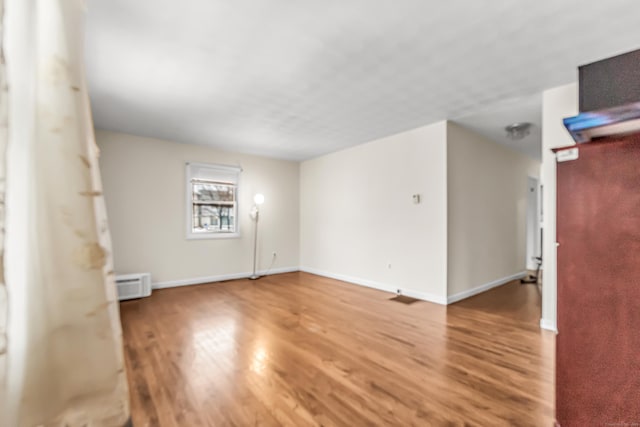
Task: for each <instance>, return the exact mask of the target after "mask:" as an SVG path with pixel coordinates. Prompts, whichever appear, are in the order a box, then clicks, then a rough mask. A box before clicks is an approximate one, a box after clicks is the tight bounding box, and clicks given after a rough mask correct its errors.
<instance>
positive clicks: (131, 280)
mask: <svg viewBox="0 0 640 427" xmlns="http://www.w3.org/2000/svg"><path fill="white" fill-rule="evenodd" d="M116 286H117V289H118V299H119V300H120V301H124V300H129V299H134V298H143V297H148V296H149V295H151V273H138V274H123V275H120V276H116Z"/></svg>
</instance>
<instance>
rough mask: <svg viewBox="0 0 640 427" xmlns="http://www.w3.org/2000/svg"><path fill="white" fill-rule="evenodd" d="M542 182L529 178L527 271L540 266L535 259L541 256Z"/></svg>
mask: <svg viewBox="0 0 640 427" xmlns="http://www.w3.org/2000/svg"><path fill="white" fill-rule="evenodd" d="M540 219H541V218H540V180H539V179H538V178H536V177H532V176H529V177H527V218H526V224H527V225H526V226H527V232H526V244H527V246H526V251H525V253H526V261H525V265H526V268H527V270H529V271H531V270H535V269H536V268H537V267H538V264H537V262H536V260H535V257H538V256H541V254H540V246H541V230H542V229H541V227H540Z"/></svg>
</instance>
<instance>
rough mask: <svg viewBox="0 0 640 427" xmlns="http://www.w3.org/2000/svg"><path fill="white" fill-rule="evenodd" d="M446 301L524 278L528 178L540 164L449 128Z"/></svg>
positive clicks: (456, 127) (458, 128)
mask: <svg viewBox="0 0 640 427" xmlns="http://www.w3.org/2000/svg"><path fill="white" fill-rule="evenodd" d="M447 150H448V151H447V183H448V186H447V190H448V219H447V225H448V240H449V242H448V296H449V301H456V300H458V299H461V298H463V297H467V296H470V295H472V294H473V293H476V292H477V291H481V290H485V289H487V288H488V287H491V286H493V285H497V284H502V283H505V282H506V281H509V280H513V279H514V278H516V277H520V276H522V273H523V272H524V271H525V269H526V262H525V261H526V210H527V192H528V180H527V177H528V176H532V177H538V176H539V171H540V163H539V162H537V161H536V160H533V159H531V158H529V157H526V156H524V155H522V154H519V153H517V152H515V151H512V150H510V149H508V148H506V147H503V146H502V145H498V144H497V143H495V142H493V141H490V140H488V139H486V138H484V137H482V136H480V135H478V134H476V133H474V132H472V131H470V130H468V129H466V128H463V127H461V126H459V125H457V124H455V123H451V122H449V124H448V129H447Z"/></svg>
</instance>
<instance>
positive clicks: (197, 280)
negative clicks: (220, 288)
mask: <svg viewBox="0 0 640 427" xmlns="http://www.w3.org/2000/svg"><path fill="white" fill-rule="evenodd" d="M299 270H300V269H299V268H298V267H282V268H273V269H271V270H260V271H257V272H256V274H258V275H260V276H264V275H266V274H268V275H272V274H280V273H291V272H294V271H299ZM249 276H251V272H248V273H233V274H221V275H218V276H207V277H194V278H191V279H179V280H168V281H166V282H156V283H154V284H153V285H151V289H165V288H175V287H178V286H189V285H200V284H202V283H211V282H222V281H225V280H235V279H246V278H248V277H249Z"/></svg>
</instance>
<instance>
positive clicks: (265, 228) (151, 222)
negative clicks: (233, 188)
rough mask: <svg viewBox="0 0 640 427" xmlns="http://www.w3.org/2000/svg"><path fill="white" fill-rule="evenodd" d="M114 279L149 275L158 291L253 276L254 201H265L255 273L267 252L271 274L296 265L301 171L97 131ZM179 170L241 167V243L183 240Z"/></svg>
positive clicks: (293, 166) (289, 164) (290, 166)
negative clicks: (193, 165)
mask: <svg viewBox="0 0 640 427" xmlns="http://www.w3.org/2000/svg"><path fill="white" fill-rule="evenodd" d="M96 139H97V142H98V145H99V147H100V150H101V156H100V167H101V169H102V177H103V185H104V193H105V199H106V202H107V212H108V215H109V221H110V225H111V234H112V238H113V250H114V261H115V269H116V273H118V274H124V273H138V272H151V274H152V277H153V281H154V282H156V283H157V282H160V285H163V284H170V283H166V282H172V283H173V284H182V283H183V282H194V281H198V279H200V280H199V281H207V280H213V279H216V278H224V277H226V276H229V275H248V274H249V273H250V272H251V269H252V262H253V261H252V259H253V258H252V256H253V222H252V221H251V219H250V218H249V211H250V209H251V207H252V205H253V201H252V199H253V195H254V194H255V193H258V192H259V193H263V194H264V195H265V198H266V200H265V203H264V204H263V205H262V206H261V210H260V214H261V215H260V228H259V233H260V236H259V247H258V251H259V258H258V259H259V263H258V269H259V270H260V269H262V270H264V269H266V268H267V267H268V266H269V264H270V262H271V254H272V252H274V251H275V252H277V254H278V256H277V259H276V262H275V265H274V269H275V271H282V269H293V270H296V269H297V267H298V265H299V257H298V255H299V249H298V244H299V199H298V196H299V188H298V185H299V164H298V163H297V162H290V161H284V160H274V159H268V158H263V157H257V156H250V155H243V154H236V153H228V152H222V151H217V150H215V149H212V148H209V147H204V146H197V145H188V144H179V143H175V142H169V141H161V140H156V139H150V138H142V137H137V136H133V135H127V134H121V133H112V132H105V131H98V132H97V134H96ZM185 162H202V163H217V164H228V165H240V166H242V168H243V169H244V171H243V172H242V173H241V174H240V184H239V191H238V207H239V210H238V215H239V219H240V221H239V225H240V233H241V237H240V238H236V239H206V240H187V239H186V238H185V229H186V225H185V221H186V218H185V215H186V213H185V210H186V209H185V203H186V202H185V200H186V199H185Z"/></svg>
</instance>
